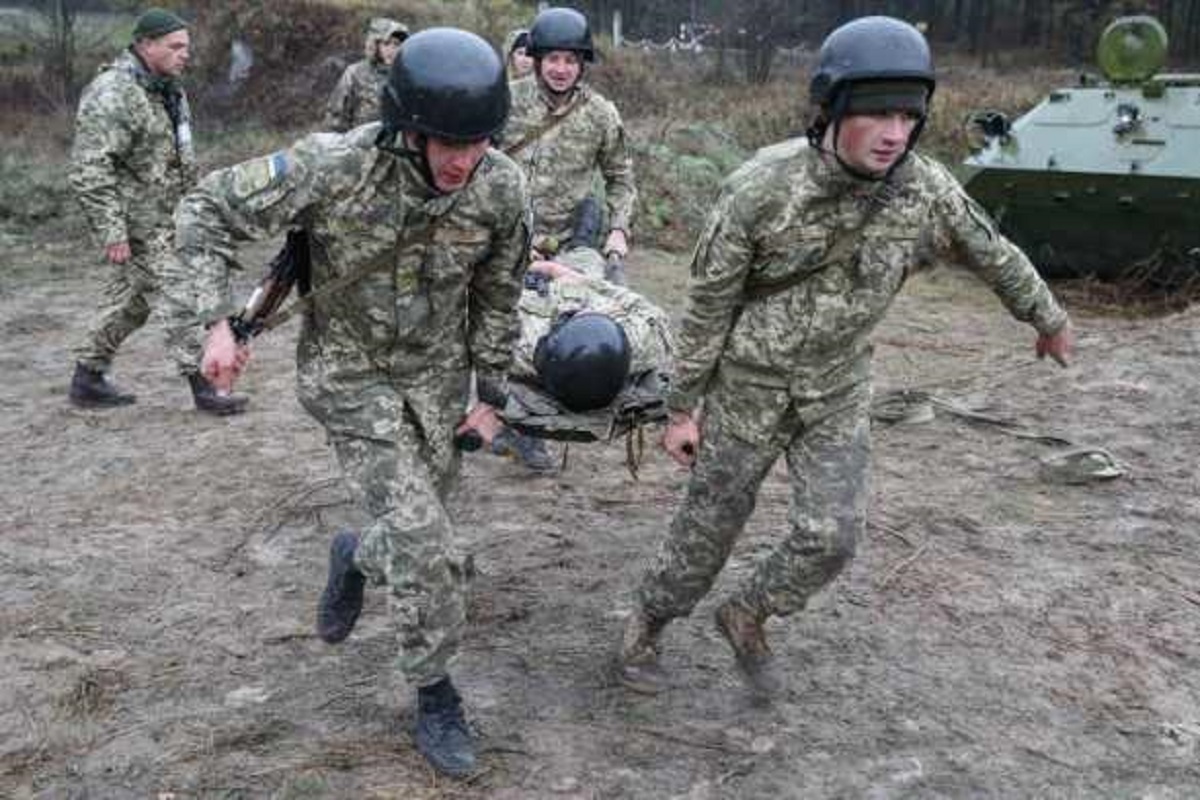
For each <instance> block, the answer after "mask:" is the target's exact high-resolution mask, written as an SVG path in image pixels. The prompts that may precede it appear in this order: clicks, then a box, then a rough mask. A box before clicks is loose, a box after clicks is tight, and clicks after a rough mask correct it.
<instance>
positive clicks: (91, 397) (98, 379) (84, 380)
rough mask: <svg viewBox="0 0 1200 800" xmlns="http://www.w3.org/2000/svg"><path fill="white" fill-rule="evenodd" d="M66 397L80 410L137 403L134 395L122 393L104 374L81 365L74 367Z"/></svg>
mask: <svg viewBox="0 0 1200 800" xmlns="http://www.w3.org/2000/svg"><path fill="white" fill-rule="evenodd" d="M67 396H68V397H69V398H70V400H71V402H72V403H73V404H75V405H77V406H79V407H80V408H115V407H116V406H127V405H130V404H131V403H136V402H137V397H136V396H135V395H132V394H129V393H128V392H122V391H121V390H120V389H119V388H117V385H116V384H115V383H113V382H112V381H111V380H110V379H109V377H108V376H107V375H105V374H104V372H102V371H101V370H95V369H91V368H90V367H86V366H84V365H83V364H76V365H75V374H74V375H72V376H71V390H70V392H69V393H68V395H67Z"/></svg>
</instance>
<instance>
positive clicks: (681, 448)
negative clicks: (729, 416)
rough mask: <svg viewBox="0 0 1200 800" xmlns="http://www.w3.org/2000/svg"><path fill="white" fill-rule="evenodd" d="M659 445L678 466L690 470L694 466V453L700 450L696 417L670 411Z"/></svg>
mask: <svg viewBox="0 0 1200 800" xmlns="http://www.w3.org/2000/svg"><path fill="white" fill-rule="evenodd" d="M661 444H662V447H663V449H664V450H666V451H667V455H669V456H670V457H671V458H673V459H675V461H676V463H678V464H679V465H680V466H682V467H689V468H690V467H691V466H692V465H693V464H695V463H696V453H697V451H698V450H699V449H700V426H699V425H698V424H697V422H696V415H695V414H688V413H686V412H683V411H672V412H671V419H670V422H668V423H667V430H666V432H664V433H663V437H662V441H661Z"/></svg>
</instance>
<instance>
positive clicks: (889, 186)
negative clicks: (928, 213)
mask: <svg viewBox="0 0 1200 800" xmlns="http://www.w3.org/2000/svg"><path fill="white" fill-rule="evenodd" d="M807 150H808V155H809V170H808V177H809V180H810V181H811V183H812V185H813V187H814V188H815V190H816V196H818V197H825V198H830V199H834V198H838V197H857V198H862V199H867V198H872V197H874V198H879V199H883V200H885V199H887V198H889V197H890V196H892V195H894V194H895V193H896V192H897V191H898V190H899V189H901V188H903V187H904V186H905V185H907V184H908V183H910V182H911V181H912V179H913V163H912V162H913V154H912V153H909V154H908V156H907V157H905V159H904V162H903V163H902V164H900V166H898V167H896V168H895V170H894V171H893V172H892V174H891V176H890V177H889V178H888V179H887V180H884V181H871V180H867V179H865V178H859V177H857V176H855V175H851V174H850V173H849V172H847V171H846V170H845V169H843V168H842V166H841V165H840V164H838V162H837V159H835V158H834V157H833V156H832V155H830V154H825V153H822V152H821V151H820V150H818V149H817V148H815V147H811V146H810V147H808V148H807Z"/></svg>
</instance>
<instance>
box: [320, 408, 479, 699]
mask: <svg viewBox="0 0 1200 800" xmlns="http://www.w3.org/2000/svg"><path fill="white" fill-rule="evenodd" d="M396 430H398V433H397V435H396V436H395V438H394V440H390V441H388V440H380V439H373V438H365V437H361V436H356V435H351V434H348V433H345V432H342V433H331V440H332V442H333V446H334V449H335V450H336V451H337V456H338V460H339V461H340V462H341V466H342V470H343V472H344V473H345V476H346V480H347V482H348V483H349V485H350V488H351V490H352V491H353V492H354V494H355V495H356V496H357V497H358V499H359V500H360V502H361V503H362V504H363V507H364V508H365V509H366V510H367V511H368V513H369V514H370V516H371V518H372V520H373V522H372V523H371V524H370V525H369V526H368V527H367V528H366V529H365V530H363V532H362V537H361V540H360V543H359V546H358V550H357V552H356V553H355V556H354V561H355V565H356V566H357V567H358V568H359V570H361V571H362V572H363V574H365V575H366V576H367V580H368V581H369V582H370V583H372V584H374V585H386V586H387V588H388V592H389V593H390V594H389V597H388V604H389V607H390V609H391V611H392V614H393V615H394V616H395V618H396V621H397V624H398V629H399V632H398V636H399V645H400V647H399V651H400V652H399V656H398V666H399V668H400V671H401V672H402V673H403V674H404V676H405V679H406V680H408V681H409V682H410V683H413V684H415V685H417V686H425V685H429V684H431V683H434V682H436V681H437V680H439V679H441V678H442V677H444V676H445V675H446V672H447V669H448V667H449V664H450V662H451V660H452V659H453V658H454V656H455V655H456V654H457V652H458V647H459V642H460V640H461V638H462V633H463V628H464V627H465V624H466V606H467V600H466V597H467V584H468V579H469V574H468V573H469V569H468V566H467V561H466V559H465V557H464V556H463V555H462V554H461V553H459V552H458V551H457V550H456V549H455V547H454V545H453V542H452V533H453V529H452V525H451V521H450V517H449V514H448V513H447V510H446V505H445V500H446V496H447V494H448V493H449V491H450V490H451V488H452V487H453V485H454V482H455V479H456V478H457V473H458V469H457V467H458V460H457V456H455V457H453V458H452V460H451V463H435V462H438V459H437V458H436V457H435V456H433V455H432V454H431V452H430V450H429V449H428V448H427V447H426V446H425V445H424V442H423V441H422V436H421V434H420V431H419V429H418V427H417V426H416V425H413V424H410V423H408V422H401V423H400V424H399V426H398V428H397V429H396Z"/></svg>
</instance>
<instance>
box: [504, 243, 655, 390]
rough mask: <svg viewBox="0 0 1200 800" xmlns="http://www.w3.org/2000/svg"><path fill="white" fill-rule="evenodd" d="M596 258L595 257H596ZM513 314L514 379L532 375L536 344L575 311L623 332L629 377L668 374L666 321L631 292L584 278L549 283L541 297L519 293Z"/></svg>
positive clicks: (652, 305)
mask: <svg viewBox="0 0 1200 800" xmlns="http://www.w3.org/2000/svg"><path fill="white" fill-rule="evenodd" d="M593 252H594V251H593ZM596 255H597V257H599V254H598V253H597V254H596ZM519 310H520V314H521V333H520V339H519V340H518V342H517V349H516V353H515V357H514V359H513V368H512V374H513V375H514V376H519V377H523V378H535V377H536V376H537V371H536V370H535V369H534V366H533V354H534V350H535V349H536V348H537V343H538V342H539V341H540V340H541V338H542V337H543V336H545V335H546V334H547V333H549V332H550V327H551V325H553V324H554V321H555V320H556V319H558V318H559V317H560V316H562V315H564V314H572V313H575V312H578V311H598V312H600V313H601V314H606V315H608V316H609V317H611V318H612V319H613V320H614V321H615V322H616V323H617V324H618V325H620V326H621V327H622V328H623V329H624V330H625V335H626V336H627V337H628V338H629V349H630V354H631V360H630V365H629V371H630V373H631V374H634V375H636V374H638V373H641V372H645V371H647V370H651V369H653V370H657V371H659V372H660V373H662V374H664V375H670V374H671V371H672V366H673V352H674V340H673V335H672V333H671V318H670V316H669V315H668V314H667V313H666V312H665V311H663V310H662V309H661V308H659V307H658V306H656V305H654V304H653V303H651V302H650V301H649V300H647V299H646V298H645V297H643V296H642V295H640V294H638V293H637V292H635V291H633V290H632V289H628V288H626V287H624V286H617V285H615V284H612V283H609V282H608V281H605V280H603V279H602V278H594V277H588V276H586V275H579V276H577V277H574V278H573V279H571V280H562V279H559V280H552V281H549V282H548V283H547V284H546V293H545V294H544V295H543V294H539V293H538V292H536V291H533V290H531V289H526V290H525V291H523V292H522V293H521V303H520V306H519Z"/></svg>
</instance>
